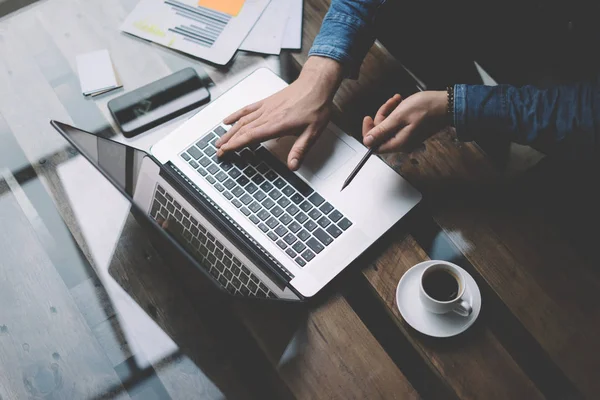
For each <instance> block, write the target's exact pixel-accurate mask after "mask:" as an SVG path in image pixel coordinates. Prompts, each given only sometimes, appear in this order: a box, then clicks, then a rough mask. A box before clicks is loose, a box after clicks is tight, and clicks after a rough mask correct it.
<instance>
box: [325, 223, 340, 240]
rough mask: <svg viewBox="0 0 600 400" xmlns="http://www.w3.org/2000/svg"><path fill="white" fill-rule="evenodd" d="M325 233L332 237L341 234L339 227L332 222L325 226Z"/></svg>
mask: <svg viewBox="0 0 600 400" xmlns="http://www.w3.org/2000/svg"><path fill="white" fill-rule="evenodd" d="M327 233H329V234H330V235H331V236H333V237H334V238H337V237H338V236H340V235H341V234H342V230H341V229H340V228H338V227H337V226H335V225H334V224H331V225H330V226H329V228H327Z"/></svg>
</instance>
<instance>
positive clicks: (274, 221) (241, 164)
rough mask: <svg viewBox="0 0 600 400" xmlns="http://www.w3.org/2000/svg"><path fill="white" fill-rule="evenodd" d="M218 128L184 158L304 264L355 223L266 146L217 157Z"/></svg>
mask: <svg viewBox="0 0 600 400" xmlns="http://www.w3.org/2000/svg"><path fill="white" fill-rule="evenodd" d="M226 132H227V129H226V128H225V127H223V126H217V127H216V128H215V129H214V130H213V131H211V132H209V133H208V134H206V135H205V136H204V137H202V139H200V140H199V141H197V142H196V143H194V144H192V145H191V146H190V147H188V148H187V149H186V150H185V151H184V152H182V153H181V154H180V157H181V158H182V159H183V160H184V161H185V162H187V163H188V164H189V165H190V166H191V167H192V168H194V169H195V170H196V171H197V172H198V173H199V174H200V175H201V176H202V177H203V178H204V179H205V180H206V181H207V182H208V183H210V184H211V185H212V186H213V187H214V188H215V189H217V191H219V192H220V193H221V195H222V196H223V197H225V198H226V199H227V200H228V201H229V202H230V203H231V204H233V205H234V206H235V207H236V208H237V209H239V210H240V212H241V213H242V214H244V216H246V218H247V219H248V220H249V221H251V222H252V223H253V224H254V225H256V226H257V227H258V228H259V229H260V230H261V231H262V232H263V234H264V235H265V236H266V237H268V238H269V239H270V240H271V241H272V242H274V243H275V244H277V246H279V248H281V250H283V251H284V252H285V253H286V254H287V255H288V257H290V258H291V259H292V260H294V261H295V262H296V264H298V265H299V266H300V267H304V266H306V265H307V263H309V262H311V261H312V260H314V259H315V257H316V256H317V255H318V254H319V253H321V252H322V251H323V250H324V249H325V247H327V246H329V245H330V244H331V243H333V241H334V240H336V239H337V238H339V237H340V236H341V235H342V234H343V233H344V231H346V230H347V229H348V228H350V226H352V222H351V221H350V220H349V219H348V218H346V217H345V216H344V215H343V214H342V213H341V212H340V211H338V210H336V209H335V208H334V207H333V206H332V205H331V204H330V203H328V202H327V201H326V200H325V198H323V196H321V195H320V194H319V193H317V192H315V191H314V190H313V189H312V188H311V187H310V186H308V184H306V182H304V181H303V180H302V179H300V178H299V177H298V176H296V174H294V173H293V172H291V171H290V170H289V169H288V168H287V166H285V165H284V164H282V163H281V162H280V161H279V160H277V159H276V158H275V157H274V156H273V155H272V154H271V153H270V152H269V151H268V150H267V149H266V148H265V147H263V146H253V147H250V148H245V149H243V150H241V151H239V152H236V153H232V154H228V155H227V156H226V157H224V158H223V159H221V160H220V159H217V156H216V152H217V150H216V147H215V142H216V141H217V139H218V138H219V137H220V136H223V134H225V133H226Z"/></svg>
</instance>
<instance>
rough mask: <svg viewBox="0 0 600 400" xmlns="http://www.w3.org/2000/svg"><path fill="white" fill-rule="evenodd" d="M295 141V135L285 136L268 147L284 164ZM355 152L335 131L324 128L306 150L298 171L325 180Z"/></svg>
mask: <svg viewBox="0 0 600 400" xmlns="http://www.w3.org/2000/svg"><path fill="white" fill-rule="evenodd" d="M295 141H296V137H294V136H285V137H282V138H279V139H277V140H276V142H277V144H276V145H275V146H272V147H270V149H271V151H272V152H273V153H275V154H276V155H277V157H278V158H279V159H280V160H282V161H283V163H284V164H285V163H287V156H288V153H289V151H290V149H291V148H292V145H293V144H294V142H295ZM355 154H356V151H354V149H353V148H352V147H350V146H348V145H347V144H346V143H344V141H342V140H341V139H340V138H338V136H337V135H336V134H335V133H333V132H332V131H330V130H327V129H326V130H325V132H323V134H322V135H321V137H319V139H317V141H316V143H315V144H313V146H312V148H311V149H310V151H309V152H308V155H307V156H306V158H305V159H304V162H303V163H302V168H301V170H300V172H302V171H306V172H308V173H310V174H311V175H315V176H317V177H319V178H320V179H323V180H325V179H327V178H329V177H330V176H331V174H333V173H334V172H335V171H337V170H338V168H340V167H341V166H342V165H344V163H346V162H347V161H348V160H350V159H351V158H352V157H353V156H354V155H355Z"/></svg>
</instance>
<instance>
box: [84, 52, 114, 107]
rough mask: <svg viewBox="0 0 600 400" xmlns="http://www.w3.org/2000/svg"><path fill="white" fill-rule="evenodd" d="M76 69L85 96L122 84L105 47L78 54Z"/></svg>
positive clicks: (107, 90)
mask: <svg viewBox="0 0 600 400" xmlns="http://www.w3.org/2000/svg"><path fill="white" fill-rule="evenodd" d="M77 71H78V72H79V82H80V83H81V92H82V93H83V94H84V95H85V96H97V95H99V94H103V93H106V92H109V91H111V90H114V89H117V88H120V87H121V86H122V85H121V84H120V83H119V81H118V80H117V77H116V75H115V69H114V67H113V64H112V61H111V60H110V54H108V50H106V49H105V50H98V51H92V52H91V53H85V54H80V55H78V56H77Z"/></svg>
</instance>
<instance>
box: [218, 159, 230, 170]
mask: <svg viewBox="0 0 600 400" xmlns="http://www.w3.org/2000/svg"><path fill="white" fill-rule="evenodd" d="M219 167H221V169H222V170H223V171H225V172H227V171H229V170H230V169H231V168H233V165H232V164H231V163H229V162H228V161H221V162H219Z"/></svg>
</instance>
